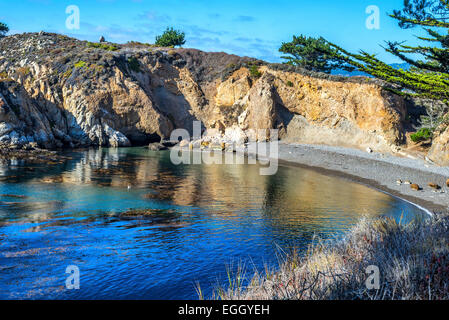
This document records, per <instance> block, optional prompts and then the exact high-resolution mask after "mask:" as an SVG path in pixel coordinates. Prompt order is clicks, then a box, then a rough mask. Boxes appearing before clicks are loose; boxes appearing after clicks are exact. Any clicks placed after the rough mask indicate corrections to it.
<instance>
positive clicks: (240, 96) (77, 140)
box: [0, 32, 449, 163]
mask: <svg viewBox="0 0 449 320" xmlns="http://www.w3.org/2000/svg"><path fill="white" fill-rule="evenodd" d="M407 118H408V115H407V106H406V102H405V101H404V99H403V98H402V97H400V96H398V95H395V94H393V93H391V92H390V91H389V90H388V87H387V86H386V85H385V84H384V83H382V82H380V81H378V80H375V79H369V78H363V77H350V78H348V77H339V76H332V75H326V74H321V73H312V72H308V71H304V70H303V69H299V68H295V67H291V66H286V65H279V64H268V63H265V62H263V61H260V60H255V59H252V58H248V57H238V56H235V55H228V54H225V53H207V52H202V51H199V50H194V49H172V48H157V47H155V46H151V45H147V44H141V43H135V42H131V43H128V44H125V45H117V44H111V43H90V42H86V41H79V40H76V39H73V38H69V37H66V36H63V35H58V34H50V33H43V32H41V33H39V34H38V33H26V34H20V35H13V36H9V37H5V38H3V39H1V40H0V143H2V144H3V145H10V146H18V147H22V146H29V145H32V146H39V147H41V148H47V149H51V148H62V147H68V148H73V147H81V146H111V147H121V146H130V145H144V144H148V143H150V142H157V141H160V140H161V139H169V137H170V133H171V132H172V130H173V129H175V128H185V129H187V130H189V131H191V130H192V124H193V121H194V120H199V121H201V122H202V123H203V126H204V128H205V129H209V128H216V129H219V130H220V132H221V133H222V134H223V137H224V138H225V139H229V140H235V141H242V140H244V139H246V138H247V137H246V136H247V133H248V130H250V129H269V128H276V129H279V130H280V131H279V132H280V138H281V139H283V140H284V141H287V142H298V143H316V144H327V145H335V146H349V147H358V148H367V147H369V148H372V149H373V150H377V151H381V152H397V150H398V149H399V147H400V146H401V145H404V144H406V143H407V134H406V133H407V128H408V124H407V123H406V119H407ZM448 139H449V134H448V133H447V132H445V131H444V128H443V129H442V130H441V135H439V136H437V137H436V139H435V141H436V143H435V144H434V146H432V149H431V156H432V157H433V158H432V159H433V160H434V161H436V162H440V163H444V162H446V161H449V158H448V156H447V155H448V154H449V150H447V140H448Z"/></svg>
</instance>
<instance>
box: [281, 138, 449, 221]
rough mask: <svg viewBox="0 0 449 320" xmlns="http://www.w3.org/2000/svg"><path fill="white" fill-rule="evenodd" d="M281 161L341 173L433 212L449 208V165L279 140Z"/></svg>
mask: <svg viewBox="0 0 449 320" xmlns="http://www.w3.org/2000/svg"><path fill="white" fill-rule="evenodd" d="M279 164H281V165H290V166H300V167H304V168H308V169H312V170H316V171H318V172H321V173H323V174H326V175H336V176H340V177H342V178H346V179H349V180H352V181H355V182H358V183H362V184H365V185H368V186H370V187H374V188H375V189H378V190H381V191H383V192H386V193H389V194H391V195H393V196H396V197H399V198H402V199H405V200H407V201H410V202H412V203H415V204H417V205H419V206H422V207H424V208H426V209H428V210H429V211H431V212H434V213H441V212H444V211H447V210H448V208H449V188H448V187H447V186H446V181H447V179H448V178H449V167H439V166H437V165H434V164H430V163H428V162H426V161H423V160H420V159H410V158H401V157H396V156H393V155H390V154H381V153H368V152H366V151H361V150H357V149H349V148H343V147H330V146H323V145H303V144H287V143H280V144H279ZM398 180H402V181H410V182H411V183H416V184H418V185H419V186H420V187H421V188H422V190H421V191H414V190H412V189H411V187H410V185H405V184H402V185H398V184H397V181H398ZM429 183H436V184H438V185H439V186H441V188H442V189H441V192H438V193H437V192H435V191H434V190H433V189H432V188H430V187H429V186H428V184H429Z"/></svg>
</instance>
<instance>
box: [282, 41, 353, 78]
mask: <svg viewBox="0 0 449 320" xmlns="http://www.w3.org/2000/svg"><path fill="white" fill-rule="evenodd" d="M279 51H280V52H282V53H285V54H288V56H282V58H283V59H286V60H288V61H287V62H286V63H287V64H290V65H296V66H300V67H303V68H305V69H307V70H311V71H317V72H325V73H331V71H332V70H334V69H344V70H347V71H353V70H354V67H352V66H350V65H349V64H348V63H347V62H346V61H345V60H344V59H340V58H339V55H338V54H337V50H336V49H333V48H332V47H331V45H330V44H329V43H328V42H327V41H326V40H325V39H324V38H322V37H320V38H318V39H317V38H312V37H305V36H303V35H300V36H299V37H296V36H293V41H291V42H287V43H285V42H284V43H282V46H281V47H280V48H279Z"/></svg>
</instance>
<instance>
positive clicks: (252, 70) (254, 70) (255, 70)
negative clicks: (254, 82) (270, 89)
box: [249, 64, 262, 79]
mask: <svg viewBox="0 0 449 320" xmlns="http://www.w3.org/2000/svg"><path fill="white" fill-rule="evenodd" d="M249 74H250V75H251V77H252V78H255V79H258V78H260V77H261V76H262V73H260V71H259V67H258V66H257V65H255V64H250V65H249Z"/></svg>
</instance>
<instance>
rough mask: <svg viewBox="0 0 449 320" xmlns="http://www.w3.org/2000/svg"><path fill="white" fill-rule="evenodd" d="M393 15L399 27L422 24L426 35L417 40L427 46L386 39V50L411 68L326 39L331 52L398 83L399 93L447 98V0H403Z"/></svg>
mask: <svg viewBox="0 0 449 320" xmlns="http://www.w3.org/2000/svg"><path fill="white" fill-rule="evenodd" d="M390 16H391V17H392V18H394V19H396V20H398V22H399V25H400V26H401V27H402V28H410V27H415V26H421V27H422V28H423V29H424V30H425V31H426V33H427V35H428V36H427V37H419V39H420V40H422V41H424V42H427V43H429V46H408V45H406V44H405V43H398V42H386V46H385V50H386V51H387V52H389V53H391V54H393V55H395V56H396V57H398V58H400V59H401V60H402V61H404V62H406V63H409V64H410V65H411V66H412V68H410V70H401V69H399V70H397V69H395V68H393V67H391V66H389V65H388V64H386V63H384V62H382V61H381V60H379V59H377V58H376V56H375V55H372V54H369V53H367V52H364V51H360V52H359V53H357V54H354V53H350V52H348V51H345V50H344V49H342V48H340V47H339V46H337V45H335V44H332V43H328V44H329V45H330V46H331V48H332V49H333V50H336V51H337V53H335V51H333V55H334V56H335V57H338V58H340V59H344V60H346V61H347V62H348V63H350V64H351V65H353V66H354V67H356V68H357V69H359V70H360V71H363V72H366V73H368V74H370V75H373V76H374V77H377V78H380V79H383V80H386V81H388V82H390V83H392V84H395V85H397V89H396V90H394V91H395V92H396V93H398V94H402V95H412V96H419V97H423V98H429V99H433V100H440V101H443V102H448V101H449V100H448V99H449V35H448V31H449V22H446V21H447V19H449V0H404V8H403V9H402V10H397V11H394V13H393V14H392V15H390Z"/></svg>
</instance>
